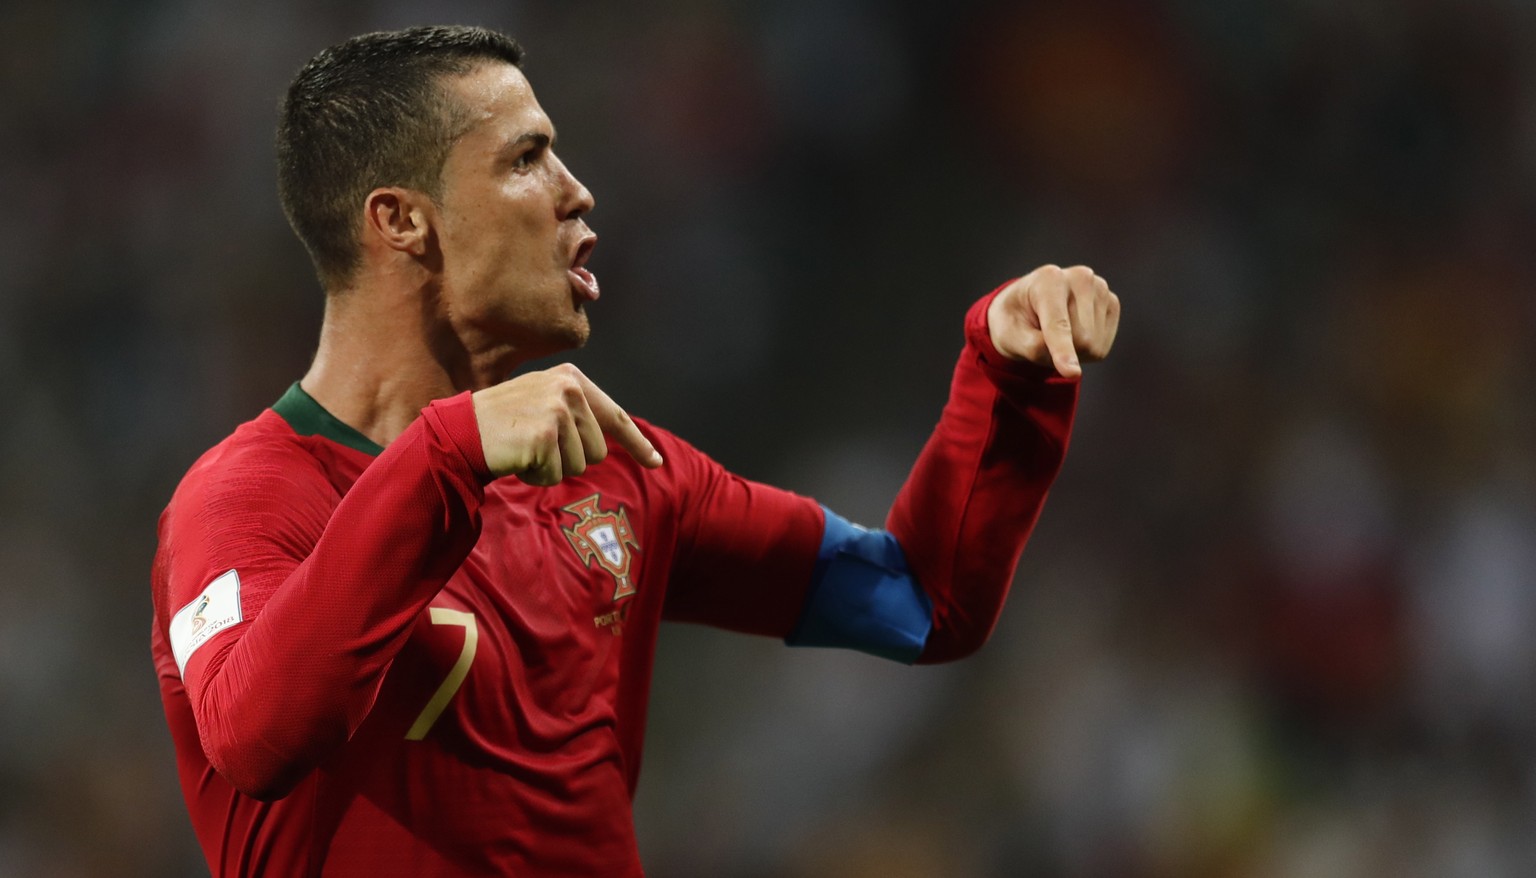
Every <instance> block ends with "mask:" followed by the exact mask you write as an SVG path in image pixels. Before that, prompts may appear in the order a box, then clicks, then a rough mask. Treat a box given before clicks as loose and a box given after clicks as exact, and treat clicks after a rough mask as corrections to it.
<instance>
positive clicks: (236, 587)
mask: <svg viewBox="0 0 1536 878" xmlns="http://www.w3.org/2000/svg"><path fill="white" fill-rule="evenodd" d="M244 618H245V617H244V615H243V614H242V613H241V612H240V574H238V573H236V572H235V571H233V570H231V571H229V572H228V573H225V574H223V575H222V576H220V577H219V578H217V579H215V580H214V581H213V582H210V583H208V587H207V588H205V589H203V593H202V594H200V595H198V596H197V597H195V598H193V599H192V603H190V604H187V605H186V606H185V607H182V608H181V609H180V610H177V611H176V615H174V616H172V617H171V631H170V634H171V654H172V655H174V656H175V657H176V670H178V671H179V672H181V673H182V674H185V673H186V672H187V659H190V658H191V657H192V653H194V652H197V650H198V648H199V647H201V646H202V645H203V644H205V643H207V642H208V641H209V640H210V639H212V637H213V635H215V634H217V633H219V632H220V631H223V630H224V629H226V628H228V627H230V626H231V625H235V624H237V623H239V622H241V621H243V620H244Z"/></svg>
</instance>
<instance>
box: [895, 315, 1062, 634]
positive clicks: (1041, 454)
mask: <svg viewBox="0 0 1536 878" xmlns="http://www.w3.org/2000/svg"><path fill="white" fill-rule="evenodd" d="M998 292H1000V289H999V290H998V291H994V292H993V293H992V294H991V295H988V296H987V297H985V298H983V299H982V300H981V301H979V302H977V303H976V304H975V305H974V306H973V307H972V308H971V310H970V312H969V313H968V314H967V315H966V320H965V336H966V345H965V349H964V351H963V352H962V353H961V355H960V361H959V363H958V364H957V365H956V366H955V372H954V379H953V381H952V383H951V385H950V396H949V401H948V403H947V404H946V405H945V407H944V412H943V415H942V416H941V418H940V420H939V424H938V426H937V427H936V428H935V429H934V432H933V434H932V436H930V438H929V440H928V443H927V445H926V446H925V447H924V448H923V451H922V454H921V455H920V456H919V457H918V459H917V462H916V464H914V465H913V467H912V471H911V474H910V475H909V476H908V478H907V481H906V484H905V485H904V486H903V487H902V489H901V493H900V494H899V495H898V496H897V499H896V502H895V504H894V505H893V507H892V508H891V512H890V515H889V517H888V518H887V520H886V528H887V530H889V531H890V532H891V534H892V535H894V536H895V537H896V539H897V540H898V542H900V544H901V546H902V548H903V550H904V551H905V554H906V558H907V562H908V564H909V565H910V566H911V569H912V572H913V574H914V575H915V577H916V579H917V581H918V582H920V583H921V584H922V586H923V589H924V590H925V591H926V592H927V594H928V597H929V599H930V600H931V601H932V603H933V630H932V632H931V633H930V635H929V638H928V642H927V644H926V646H925V648H924V650H923V653H922V656H921V658H920V659H919V661H920V662H923V663H932V662H943V661H951V660H954V659H957V658H961V657H963V656H966V655H969V654H970V653H972V652H974V651H975V650H976V649H977V648H979V647H980V646H981V644H982V643H984V642H985V641H986V639H987V637H988V636H989V635H990V634H991V632H992V629H993V627H994V626H995V625H996V624H997V619H998V616H999V614H1000V613H1001V612H1002V607H1003V602H1004V600H1005V599H1006V598H1007V596H1008V588H1009V585H1010V583H1011V582H1012V580H1013V574H1014V570H1015V568H1016V567H1017V565H1018V561H1019V556H1020V554H1021V553H1022V552H1023V550H1024V543H1025V542H1026V541H1027V540H1028V538H1029V534H1030V532H1031V531H1032V530H1033V529H1034V526H1035V522H1036V521H1037V520H1038V519H1039V517H1040V510H1041V508H1042V507H1043V505H1044V504H1045V498H1046V494H1047V491H1048V490H1049V488H1050V485H1051V482H1052V481H1053V480H1054V479H1055V477H1056V474H1057V472H1058V471H1060V469H1061V464H1062V461H1063V460H1064V458H1065V456H1066V451H1067V443H1068V439H1069V437H1070V435H1071V429H1072V419H1073V415H1074V413H1075V411H1076V406H1077V392H1078V382H1077V381H1076V380H1068V379H1063V378H1061V377H1059V376H1056V375H1055V374H1054V373H1050V372H1048V371H1047V370H1045V369H1042V368H1040V367H1037V366H1034V365H1031V364H1028V363H1018V362H1014V361H1010V360H1008V359H1006V358H1005V357H1003V356H1002V355H1001V354H999V353H998V352H997V350H996V349H995V348H994V347H993V346H992V341H991V337H990V335H989V334H988V331H987V323H986V315H987V306H988V305H989V304H990V303H991V301H992V299H993V297H995V296H996V295H997V294H998Z"/></svg>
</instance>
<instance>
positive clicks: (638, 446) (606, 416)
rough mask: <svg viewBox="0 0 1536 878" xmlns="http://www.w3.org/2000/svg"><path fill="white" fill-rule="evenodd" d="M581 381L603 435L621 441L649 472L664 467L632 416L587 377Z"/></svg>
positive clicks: (659, 454)
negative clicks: (606, 434) (608, 435)
mask: <svg viewBox="0 0 1536 878" xmlns="http://www.w3.org/2000/svg"><path fill="white" fill-rule="evenodd" d="M581 382H582V386H583V388H584V389H585V390H586V394H587V402H588V403H589V404H590V405H591V406H592V415H593V417H594V418H596V419H597V424H598V426H600V427H602V429H603V432H605V433H608V434H610V435H612V436H613V438H614V439H615V440H617V441H618V443H619V447H621V448H623V449H624V450H625V451H627V452H629V456H630V457H633V458H634V459H635V460H636V461H638V462H639V463H640V465H641V466H644V467H647V468H648V469H655V468H656V467H659V466H661V452H659V451H657V450H656V446H654V445H652V444H651V440H649V439H647V438H645V434H644V433H642V432H640V427H639V426H638V425H636V424H635V421H634V419H633V418H631V417H630V416H629V413H628V412H626V411H624V409H623V408H621V407H620V406H619V404H618V403H616V402H614V401H613V397H610V396H609V395H608V394H606V393H604V392H603V389H602V388H601V387H598V386H597V385H596V384H593V383H592V380H591V379H589V378H587V377H586V376H585V375H583V376H581Z"/></svg>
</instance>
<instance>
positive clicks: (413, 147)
mask: <svg viewBox="0 0 1536 878" xmlns="http://www.w3.org/2000/svg"><path fill="white" fill-rule="evenodd" d="M487 61H492V62H497V61H500V62H505V63H508V64H511V65H512V66H514V67H521V66H522V61H523V49H522V47H521V46H519V45H518V44H517V41H516V40H514V39H512V38H511V37H509V36H507V35H505V34H501V33H497V32H496V31H493V30H487V29H486V28H480V27H462V26H435V27H413V28H407V29H405V30H397V31H382V32H379V33H370V34H363V35H362V36H357V37H353V38H352V39H350V40H347V41H346V42H344V43H339V44H337V45H335V46H332V47H330V48H329V49H326V50H325V51H323V52H321V53H320V54H318V55H316V56H315V57H314V58H311V59H310V61H309V63H308V64H305V65H304V67H303V69H302V70H300V71H299V73H298V75H297V76H295V77H294V78H293V82H292V83H291V84H289V86H288V94H287V96H286V97H285V98H284V99H283V105H282V115H281V120H280V121H279V123H278V127H277V188H278V195H279V197H280V198H281V199H282V202H283V212H284V213H285V214H287V216H288V222H289V224H290V225H292V226H293V230H294V232H295V233H296V234H297V235H298V236H299V240H300V241H303V242H304V247H305V248H306V249H307V250H309V255H310V258H311V259H313V260H314V263H315V270H316V272H318V274H319V275H320V282H321V283H322V284H323V285H325V287H326V288H327V289H328V290H333V289H337V288H340V287H343V286H345V285H346V284H347V283H348V282H350V280H351V278H352V275H353V273H354V272H355V271H356V269H357V264H358V259H359V256H360V251H359V242H358V210H359V208H361V207H362V203H363V199H364V198H366V197H367V195H368V193H369V192H371V191H373V190H374V189H375V188H378V187H380V186H403V187H407V188H410V189H416V190H419V191H422V192H426V193H427V194H428V195H429V196H431V197H432V198H434V199H435V198H437V197H438V196H439V194H440V189H441V183H442V179H441V178H442V171H443V163H444V161H446V160H447V158H448V151H449V149H450V148H451V147H452V146H453V143H454V141H455V140H457V139H458V138H459V137H460V136H461V135H462V134H463V133H464V131H465V129H466V128H467V126H468V124H469V121H468V115H467V112H466V111H465V109H464V108H463V107H462V106H460V105H459V103H458V101H457V100H455V99H454V98H453V97H452V96H451V95H449V94H448V92H447V90H446V89H444V88H443V80H444V79H445V78H447V77H448V76H452V75H459V76H462V75H465V74H468V73H470V72H472V71H473V70H474V69H475V68H476V67H477V66H478V65H479V64H481V63H484V62H487Z"/></svg>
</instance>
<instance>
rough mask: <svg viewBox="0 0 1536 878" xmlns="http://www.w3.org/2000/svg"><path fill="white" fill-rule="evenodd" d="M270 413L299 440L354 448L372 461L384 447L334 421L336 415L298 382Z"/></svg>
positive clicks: (294, 383)
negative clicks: (317, 439) (321, 440)
mask: <svg viewBox="0 0 1536 878" xmlns="http://www.w3.org/2000/svg"><path fill="white" fill-rule="evenodd" d="M272 411H274V412H277V413H278V414H279V415H282V416H283V420H285V421H287V422H288V426H290V427H292V428H293V432H295V433H298V434H299V435H300V436H324V437H325V438H327V439H329V440H331V441H332V442H335V443H336V444H338V445H345V446H347V447H348V448H355V449H357V450H358V451H361V452H364V453H365V454H372V455H373V456H375V457H377V456H378V455H379V454H381V453H383V451H384V446H382V445H380V444H379V443H377V442H375V441H373V440H372V439H369V438H368V437H367V436H364V435H363V434H362V433H359V432H357V431H356V430H354V429H352V428H351V427H348V426H347V425H346V424H343V423H342V422H341V421H339V420H337V419H336V416H335V415H333V414H331V413H330V412H328V411H326V410H325V409H324V408H323V407H322V406H321V405H320V403H318V402H315V398H314V397H313V396H310V395H309V394H307V393H305V392H304V388H302V387H300V386H299V382H297V381H295V382H293V386H292V387H290V388H288V392H287V393H284V394H283V398H282V399H280V400H278V401H277V402H275V403H273V404H272Z"/></svg>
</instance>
